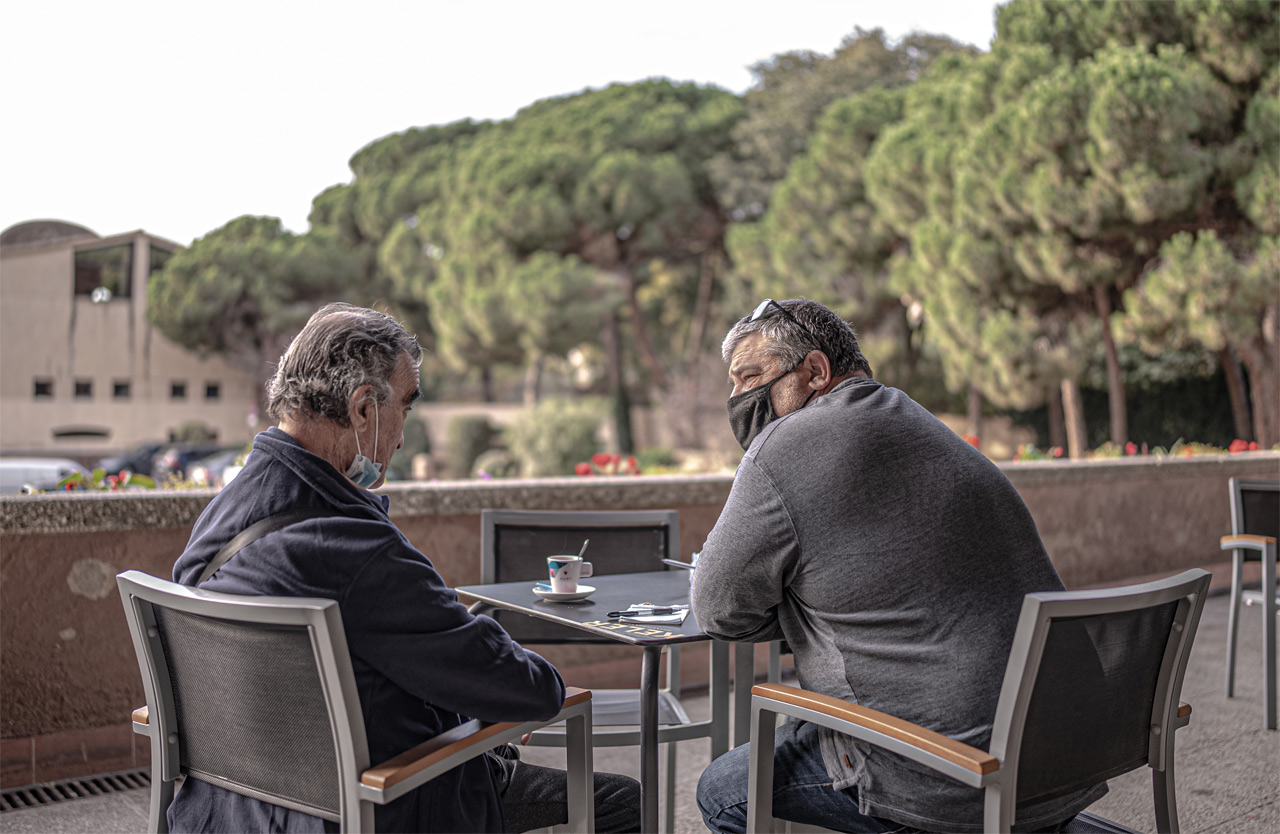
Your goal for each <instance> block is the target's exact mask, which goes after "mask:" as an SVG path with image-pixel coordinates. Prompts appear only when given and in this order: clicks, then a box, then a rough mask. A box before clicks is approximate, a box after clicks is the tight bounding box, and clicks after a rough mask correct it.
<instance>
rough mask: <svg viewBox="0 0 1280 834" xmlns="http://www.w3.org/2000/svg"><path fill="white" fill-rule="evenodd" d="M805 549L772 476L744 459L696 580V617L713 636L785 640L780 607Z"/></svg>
mask: <svg viewBox="0 0 1280 834" xmlns="http://www.w3.org/2000/svg"><path fill="white" fill-rule="evenodd" d="M798 556H799V547H798V544H797V542H796V533H795V528H794V527H793V525H792V523H791V516H790V514H789V513H788V512H787V508H786V506H785V504H784V503H783V501H782V498H781V496H780V495H779V494H778V491H777V489H776V488H775V487H774V485H773V483H772V482H771V481H770V480H769V478H768V477H767V475H766V474H765V473H764V472H763V471H762V470H761V469H760V468H759V467H758V466H757V465H756V464H755V461H754V459H753V458H751V457H750V456H748V457H747V458H744V459H743V461H742V463H741V464H740V465H739V467H738V474H737V476H736V477H735V478H734V481H733V489H732V490H730V492H729V498H728V500H727V501H726V502H725V505H724V510H723V511H722V512H721V513H720V518H719V519H718V520H717V521H716V525H715V527H714V528H712V530H711V533H710V534H708V536H707V540H706V543H705V544H704V545H703V547H702V553H701V555H700V556H699V557H698V568H697V570H695V571H694V577H693V591H692V595H693V599H692V605H693V613H694V616H696V617H697V618H698V625H699V626H700V627H701V628H702V630H703V631H705V632H706V633H707V634H710V635H711V636H712V637H716V638H718V639H721V640H733V641H735V642H741V643H749V642H754V643H760V642H766V641H769V640H776V639H779V638H780V637H782V631H781V629H780V627H779V625H778V616H777V608H778V605H779V603H781V602H782V598H783V594H784V593H785V591H786V586H787V584H789V582H790V580H791V577H792V574H793V571H794V569H795V565H796V562H797V558H798Z"/></svg>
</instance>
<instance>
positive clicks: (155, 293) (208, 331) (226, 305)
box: [147, 216, 365, 381]
mask: <svg viewBox="0 0 1280 834" xmlns="http://www.w3.org/2000/svg"><path fill="white" fill-rule="evenodd" d="M364 267H365V263H364V260H363V258H362V256H361V254H360V253H359V252H358V251H354V250H351V249H347V248H345V247H342V246H340V245H338V243H337V242H336V241H334V240H333V239H332V238H331V237H329V236H328V235H325V234H310V235H303V236H299V235H294V234H291V233H289V232H286V231H284V229H283V227H282V226H281V224H280V221H279V220H278V219H277V218H274V217H249V216H245V217H240V218H237V219H235V220H232V221H231V222H230V223H228V224H227V225H225V226H223V227H222V228H220V229H215V230H214V231H212V232H210V233H209V234H207V235H205V236H204V237H202V238H199V239H197V240H196V241H194V242H193V243H192V244H191V246H189V247H187V248H186V249H181V250H179V251H178V252H176V253H174V255H173V256H172V257H171V258H169V260H168V262H167V263H166V264H165V266H164V269H163V270H161V271H160V272H157V273H155V274H154V275H152V276H151V278H150V280H149V282H148V284H147V314H148V316H149V317H150V319H151V322H152V323H153V324H155V326H156V327H157V328H158V329H159V330H160V332H161V333H163V334H164V335H165V336H166V337H168V338H169V339H171V340H172V341H174V342H176V343H177V344H179V345H182V346H183V347H186V348H188V349H190V350H194V351H197V352H199V353H219V354H223V355H225V356H227V357H228V358H230V359H232V360H235V361H237V362H239V363H240V364H242V365H243V366H245V367H247V368H249V369H251V370H252V371H253V372H254V373H255V374H257V377H258V379H259V380H260V381H261V380H263V379H265V378H266V375H267V363H268V362H270V361H274V360H275V359H276V358H277V357H279V355H280V353H281V352H283V349H284V346H285V345H286V344H287V343H288V341H289V339H290V338H292V336H293V334H294V333H296V332H297V331H298V330H299V329H301V327H302V325H303V324H305V323H306V321H307V319H308V318H309V317H310V316H311V314H312V313H313V312H315V310H316V308H317V307H319V306H320V305H321V304H323V303H326V302H329V301H336V300H344V299H350V298H352V297H353V291H354V290H355V288H356V287H358V286H359V285H360V282H361V278H362V276H363V274H364Z"/></svg>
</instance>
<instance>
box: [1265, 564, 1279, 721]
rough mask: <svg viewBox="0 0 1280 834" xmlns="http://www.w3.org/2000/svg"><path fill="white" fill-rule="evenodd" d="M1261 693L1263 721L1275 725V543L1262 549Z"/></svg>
mask: <svg viewBox="0 0 1280 834" xmlns="http://www.w3.org/2000/svg"><path fill="white" fill-rule="evenodd" d="M1262 616H1263V621H1262V697H1263V699H1264V701H1265V703H1264V704H1263V710H1264V713H1263V716H1264V723H1263V726H1265V727H1266V728H1267V729H1268V730H1274V729H1275V728H1276V544H1275V542H1269V543H1267V544H1266V545H1265V546H1264V547H1263V552H1262Z"/></svg>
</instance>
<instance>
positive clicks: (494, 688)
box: [169, 428, 564, 832]
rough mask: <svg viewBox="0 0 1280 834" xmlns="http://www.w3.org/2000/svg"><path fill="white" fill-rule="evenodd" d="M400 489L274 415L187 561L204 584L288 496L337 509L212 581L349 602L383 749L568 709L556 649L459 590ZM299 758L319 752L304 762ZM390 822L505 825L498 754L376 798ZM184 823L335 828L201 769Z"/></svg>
mask: <svg viewBox="0 0 1280 834" xmlns="http://www.w3.org/2000/svg"><path fill="white" fill-rule="evenodd" d="M388 504H389V499H388V498H387V497H386V496H379V495H374V494H372V493H370V492H368V491H367V490H364V489H361V488H359V487H357V486H355V485H354V484H352V483H351V481H349V480H348V479H347V478H346V477H345V476H343V475H342V474H341V473H340V472H338V470H336V469H335V468H334V467H333V466H332V465H330V464H329V463H328V462H326V461H324V460H322V459H321V458H319V457H317V456H315V455H313V454H311V453H310V452H308V451H307V450H305V449H303V448H302V447H301V446H300V445H299V444H298V443H297V442H296V441H295V440H294V439H293V438H291V437H290V436H289V435H288V434H286V433H284V432H282V431H280V430H279V429H277V428H271V429H268V430H267V431H265V432H263V433H262V434H259V435H258V436H257V438H255V440H254V444H253V452H252V453H251V454H250V455H249V459H248V461H247V463H246V465H245V467H244V469H243V470H242V471H241V472H240V474H239V475H238V476H237V477H236V479H235V480H234V481H232V482H231V483H230V484H229V485H228V486H227V487H226V488H225V489H223V490H222V492H220V493H219V494H218V495H217V496H216V497H215V498H214V499H213V501H212V502H210V504H209V506H208V507H207V508H206V509H205V511H204V513H203V514H202V515H201V516H200V518H199V520H198V521H197V522H196V524H195V528H194V529H193V530H192V533H191V540H190V541H189V542H188V543H187V547H186V550H185V551H183V554H182V556H181V557H180V558H179V559H178V561H177V564H175V565H174V567H173V577H174V581H175V582H180V583H182V584H184V585H194V584H195V583H196V580H197V579H198V578H199V576H200V573H201V571H202V570H203V569H204V566H205V565H206V564H208V562H209V561H210V560H211V559H212V558H213V556H214V554H216V553H217V552H218V551H219V550H220V549H221V548H222V546H223V545H224V544H225V543H226V542H227V541H229V540H230V539H231V538H232V537H234V536H235V535H236V534H238V533H240V532H241V531H242V530H244V529H245V528H246V527H248V526H249V525H250V524H253V523H254V522H256V521H258V520H260V519H263V518H266V517H268V516H271V515H275V514H277V513H280V512H284V511H286V510H293V509H304V508H305V509H310V508H320V509H323V510H326V511H331V512H332V515H331V516H326V517H321V518H317V519H312V520H308V521H303V522H299V523H297V524H295V525H292V526H290V527H287V528H285V529H283V530H280V531H278V532H275V533H272V534H270V535H268V536H266V537H264V538H262V539H259V540H258V541H257V542H255V543H253V544H250V545H248V546H247V547H245V548H244V549H243V550H241V551H240V552H239V553H237V554H236V555H235V556H234V557H232V558H231V560H230V561H228V562H227V563H226V564H225V565H223V566H222V567H221V568H220V569H219V570H218V571H217V572H216V573H215V574H214V575H213V576H212V577H210V578H209V579H208V581H206V582H205V583H204V584H203V585H201V586H200V587H201V588H203V589H205V590H210V591H222V592H224V593H231V594H246V595H254V596H261V595H265V596H297V597H322V598H327V599H334V600H337V601H338V604H339V605H340V607H341V610H342V622H343V627H344V629H345V630H346V637H347V646H348V648H349V649H350V651H351V665H352V667H353V669H354V671H355V678H356V686H357V688H358V690H359V693H360V704H361V707H362V709H363V712H364V721H365V729H366V731H367V735H368V740H369V756H370V763H371V764H376V763H378V762H382V761H385V760H386V759H388V758H390V757H391V756H393V755H396V754H398V753H401V752H403V751H404V750H407V749H408V748H410V747H412V746H414V745H415V744H419V743H421V742H423V741H425V740H427V739H429V738H432V737H433V736H436V735H438V734H439V733H442V732H444V731H446V730H449V729H451V728H453V727H455V726H457V725H458V724H461V723H462V722H464V721H466V720H467V719H468V718H479V719H481V720H483V721H527V720H537V719H547V718H550V717H551V716H553V715H555V714H556V713H557V712H558V711H559V710H560V706H561V704H562V703H563V700H564V682H563V681H562V680H561V679H560V675H559V673H557V672H556V670H555V667H553V666H552V665H551V664H550V663H549V662H547V661H546V660H545V659H543V658H542V657H540V656H539V655H537V654H534V653H533V652H530V651H528V650H526V649H524V648H522V647H521V646H520V645H518V644H517V643H515V642H514V641H512V640H511V638H510V637H508V636H507V634H506V632H505V631H503V630H502V628H501V627H500V626H499V625H498V624H497V623H496V622H494V621H493V620H492V619H490V618H489V617H485V616H473V615H471V614H470V613H468V612H467V609H466V608H465V607H464V606H463V605H462V604H461V603H460V602H458V597H457V594H456V593H454V591H453V590H452V589H451V588H449V587H448V586H446V585H445V583H444V580H443V579H441V577H440V574H439V573H437V572H436V569H435V568H434V567H433V566H432V564H431V562H430V560H429V559H427V557H426V556H424V555H423V554H422V553H421V552H419V551H418V550H417V549H415V548H414V546H413V545H412V544H410V543H409V541H408V540H407V539H406V538H405V537H404V535H403V534H402V533H401V532H400V531H399V530H398V529H397V528H396V527H395V525H393V524H392V523H391V519H390V518H389V517H388V515H387V506H388ZM299 766H302V767H305V766H306V764H305V763H302V762H300V763H299ZM375 819H376V825H377V829H378V830H379V831H455V832H462V831H502V830H503V823H502V811H501V805H500V802H499V796H498V792H497V787H496V786H495V784H494V781H493V777H492V775H491V774H490V772H489V768H488V766H487V764H486V763H485V761H484V758H483V757H481V758H479V759H475V760H472V761H471V762H469V763H467V764H464V765H462V766H460V767H458V768H456V769H454V770H453V771H450V772H449V773H447V774H444V775H443V776H441V777H439V778H437V779H434V780H432V781H431V782H428V783H427V784H426V785H424V786H423V787H422V788H420V789H418V790H416V791H414V792H412V793H411V794H409V795H408V796H405V797H403V798H402V799H399V800H397V801H396V802H393V803H391V804H389V805H386V806H381V807H378V808H377V809H376V812H375ZM169 825H170V830H171V831H175V832H177V831H201V830H203V831H215V830H216V831H265V830H285V831H322V830H324V829H325V828H333V825H332V824H329V825H326V824H325V823H324V821H323V820H321V819H319V818H318V817H313V816H310V815H307V814H302V813H299V812H297V811H289V810H287V809H284V808H280V807H278V806H273V805H268V804H266V803H263V802H260V801H258V800H255V799H251V798H249V797H244V796H240V795H238V794H234V793H231V792H230V791H226V790H223V789H221V788H218V787H215V786H213V785H209V784H207V783H205V782H200V781H199V780H195V779H188V780H187V784H186V785H184V787H183V788H182V790H180V791H179V792H178V795H177V796H176V797H175V799H174V802H173V804H172V805H171V806H170V809H169Z"/></svg>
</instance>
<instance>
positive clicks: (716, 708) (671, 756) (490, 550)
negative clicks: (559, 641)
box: [471, 509, 729, 831]
mask: <svg viewBox="0 0 1280 834" xmlns="http://www.w3.org/2000/svg"><path fill="white" fill-rule="evenodd" d="M480 524H481V527H480V542H481V566H480V572H481V579H480V581H481V582H482V583H485V584H487V583H492V582H495V581H497V580H496V564H495V559H496V555H495V545H496V543H497V528H498V527H499V526H501V525H520V526H527V527H564V528H574V527H598V526H608V525H618V526H629V525H631V526H635V525H654V526H658V525H661V526H664V527H666V529H667V543H668V555H669V556H673V555H674V554H675V553H678V552H679V547H680V512H679V510H494V509H488V510H482V511H481V513H480ZM588 561H590V558H589V557H588ZM662 569H663V570H666V569H667V568H666V566H663V567H662ZM486 608H487V606H485V605H484V604H483V603H476V604H474V605H472V606H471V610H472V611H473V612H480V611H484V610H486ZM601 642H604V643H609V644H612V645H617V644H616V642H614V641H611V640H604V641H601ZM531 645H536V644H535V643H531ZM663 651H665V652H666V653H667V685H666V687H665V688H664V689H662V690H660V692H659V698H665V699H666V700H667V702H668V705H669V706H670V707H671V708H672V709H673V710H674V711H675V712H676V714H677V715H678V716H679V717H680V720H681V723H679V724H675V725H667V726H659V727H658V743H659V744H666V745H667V771H666V780H665V781H666V795H667V804H666V814H665V824H666V830H667V831H674V830H675V802H674V801H673V798H674V797H675V791H676V776H675V774H676V749H675V745H674V742H677V741H687V740H690V739H695V738H704V737H705V738H709V739H710V740H711V757H712V759H714V758H716V757H717V756H720V755H722V754H723V753H725V752H727V751H728V749H729V698H728V680H729V646H728V644H726V643H721V642H720V641H718V640H713V641H711V649H710V653H711V669H710V675H711V678H710V684H711V718H710V719H709V720H706V721H692V720H690V719H689V716H688V715H687V714H686V713H685V712H684V708H683V707H682V706H681V705H680V703H679V700H678V695H679V692H680V646H678V645H674V646H668V647H666V648H664V649H663ZM607 692H609V690H599V691H598V694H599V695H600V696H601V697H602V698H603V697H606V693H607ZM591 741H592V744H594V745H596V746H599V747H629V746H632V745H639V744H640V729H639V727H638V726H636V727H634V728H633V727H632V726H631V725H619V726H594V729H593V734H592V739H591ZM529 743H530V744H531V745H534V746H539V747H561V746H563V745H564V740H563V736H562V734H561V733H560V732H559V730H558V728H557V727H549V728H546V729H544V730H541V731H539V732H536V733H534V734H533V738H532V739H531V740H530V742H529Z"/></svg>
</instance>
